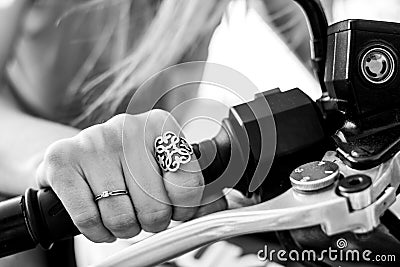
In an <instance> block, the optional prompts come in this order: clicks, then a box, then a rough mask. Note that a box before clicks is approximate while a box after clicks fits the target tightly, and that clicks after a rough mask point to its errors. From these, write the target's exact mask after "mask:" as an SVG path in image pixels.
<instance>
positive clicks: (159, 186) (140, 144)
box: [121, 120, 172, 233]
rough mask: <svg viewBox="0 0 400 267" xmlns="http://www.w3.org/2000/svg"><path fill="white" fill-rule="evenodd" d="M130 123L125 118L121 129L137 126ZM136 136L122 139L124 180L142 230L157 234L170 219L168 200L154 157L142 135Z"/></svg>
mask: <svg viewBox="0 0 400 267" xmlns="http://www.w3.org/2000/svg"><path fill="white" fill-rule="evenodd" d="M131 123H134V121H132V122H130V121H129V120H126V121H125V126H124V131H129V130H130V129H133V128H135V127H136V126H135V125H133V124H131ZM142 132H143V129H142V130H141V133H142ZM136 137H137V138H135V139H134V140H126V141H125V142H124V157H125V159H122V160H121V161H122V166H123V170H124V175H125V181H126V185H127V187H128V190H129V192H130V195H131V198H132V201H133V205H134V208H135V211H136V216H137V219H138V221H139V223H140V225H141V227H142V229H143V230H145V231H147V232H153V233H157V232H160V231H163V230H165V229H166V228H167V227H168V225H169V223H170V221H171V217H172V208H171V205H170V204H171V201H170V199H169V198H168V196H167V193H166V191H165V187H164V183H163V181H162V177H161V175H160V172H159V169H158V166H157V164H156V162H155V160H154V157H153V156H152V155H151V154H149V151H148V150H147V146H146V142H145V138H144V137H143V136H140V134H139V136H136Z"/></svg>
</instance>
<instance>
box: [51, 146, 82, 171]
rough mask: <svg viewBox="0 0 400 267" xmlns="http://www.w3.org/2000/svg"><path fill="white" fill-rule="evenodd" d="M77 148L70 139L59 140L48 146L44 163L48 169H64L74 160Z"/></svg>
mask: <svg viewBox="0 0 400 267" xmlns="http://www.w3.org/2000/svg"><path fill="white" fill-rule="evenodd" d="M78 150H79V148H78V147H77V146H76V144H75V143H74V142H72V141H71V139H63V140H59V141H57V142H55V143H53V144H52V145H50V146H49V147H48V149H47V151H46V154H45V156H44V162H45V163H46V164H47V165H49V166H50V167H56V168H60V167H64V166H65V165H66V164H68V163H71V162H72V161H74V160H75V156H74V155H76V154H77V153H78Z"/></svg>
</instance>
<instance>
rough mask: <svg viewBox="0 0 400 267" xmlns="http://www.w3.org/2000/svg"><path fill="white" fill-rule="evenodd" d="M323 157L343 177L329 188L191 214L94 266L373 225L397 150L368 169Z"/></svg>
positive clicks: (156, 260) (152, 261) (384, 205)
mask: <svg viewBox="0 0 400 267" xmlns="http://www.w3.org/2000/svg"><path fill="white" fill-rule="evenodd" d="M326 161H330V162H334V163H336V164H337V165H338V167H339V171H340V173H341V174H342V176H343V177H344V178H342V179H337V180H336V181H334V183H333V184H331V185H330V186H328V187H327V188H324V189H322V190H317V191H313V192H299V191H298V190H295V189H293V188H292V189H289V190H288V191H286V192H285V193H283V194H281V195H280V196H278V197H276V198H274V199H272V200H270V201H267V202H263V203H260V204H257V205H254V206H250V207H244V208H239V209H235V210H228V211H223V212H219V213H215V214H211V215H207V216H204V217H201V218H198V219H194V220H192V221H190V222H186V223H183V224H181V225H179V226H177V227H174V228H171V229H168V230H166V231H164V232H162V233H158V234H155V235H153V236H151V237H149V238H147V239H145V240H143V241H140V242H138V243H136V244H134V245H132V246H130V247H128V248H126V249H124V250H122V251H120V252H118V253H116V254H114V255H112V256H110V257H109V258H107V259H105V260H103V261H102V262H101V263H98V264H94V265H92V267H105V266H119V267H123V266H154V265H156V264H160V263H162V262H165V261H168V260H170V259H173V258H175V257H177V256H179V255H181V254H184V253H185V252H188V251H191V250H193V249H196V248H199V247H201V246H204V245H207V244H210V243H213V242H216V241H219V240H223V239H227V238H231V237H234V236H239V235H245V234H251V233H259V232H269V231H282V230H293V229H299V228H305V227H310V226H316V225H320V226H321V228H322V230H323V231H324V232H325V233H326V234H327V235H328V236H332V235H335V234H339V233H343V232H348V231H352V232H355V233H367V232H370V231H372V230H373V229H374V228H376V227H377V226H378V225H379V224H380V220H379V218H380V216H381V215H383V213H384V212H385V211H386V210H387V209H388V208H389V207H390V205H391V204H392V203H393V202H394V201H395V199H396V190H397V188H398V186H399V183H400V179H398V176H397V175H395V174H396V173H399V165H400V153H399V154H397V155H396V156H395V157H393V158H392V159H391V160H390V161H388V162H386V163H383V164H381V165H380V166H378V167H375V168H374V169H371V170H368V171H357V170H353V169H351V168H349V167H348V166H347V165H345V164H344V163H343V162H341V160H340V159H339V158H337V157H336V153H335V152H327V153H326V155H325V157H324V159H323V161H321V162H326ZM360 174H363V175H365V174H367V175H370V176H371V185H370V186H368V187H366V188H364V189H363V190H358V191H357V190H356V191H355V192H349V191H347V192H340V190H341V189H340V188H341V186H342V187H343V184H344V183H349V182H350V185H351V181H349V180H348V179H347V178H346V177H350V179H354V177H357V175H360ZM351 177H353V178H351ZM346 179H347V180H346ZM353 182H354V181H353ZM354 185H355V186H356V187H357V184H356V183H354Z"/></svg>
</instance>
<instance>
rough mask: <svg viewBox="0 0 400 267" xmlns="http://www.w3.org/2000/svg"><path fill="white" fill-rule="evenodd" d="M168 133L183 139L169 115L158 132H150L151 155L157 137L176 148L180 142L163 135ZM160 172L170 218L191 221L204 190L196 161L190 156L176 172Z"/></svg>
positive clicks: (177, 126) (153, 151)
mask: <svg viewBox="0 0 400 267" xmlns="http://www.w3.org/2000/svg"><path fill="white" fill-rule="evenodd" d="M168 132H172V133H173V134H175V135H176V136H179V135H180V136H181V137H183V138H184V135H183V133H181V132H180V127H179V125H178V123H177V122H176V121H175V119H174V118H173V117H172V115H170V114H169V115H168V116H167V117H165V118H164V121H162V126H160V125H159V126H158V130H155V131H153V132H152V133H153V136H152V141H151V145H149V148H148V149H149V150H150V151H151V154H152V155H154V154H155V148H154V145H155V144H154V141H155V140H156V139H157V138H158V137H159V136H162V137H163V138H165V140H164V141H166V142H168V143H169V144H172V145H173V146H178V144H174V143H175V142H181V141H179V139H174V138H173V137H171V136H170V135H168V134H167V135H164V134H165V133H168ZM148 143H150V142H148ZM187 145H189V144H187ZM175 156H176V155H173V157H172V158H173V159H174V160H177V159H176V158H175ZM177 156H179V155H177ZM162 172H163V177H164V186H165V189H166V191H167V193H168V197H169V199H170V200H171V203H172V205H173V217H172V218H173V219H174V220H178V221H185V220H189V219H191V218H192V217H193V216H194V214H195V213H196V211H197V209H198V207H199V206H200V203H201V198H202V193H203V190H204V178H203V175H202V173H201V169H200V166H199V164H198V162H197V159H196V158H195V156H194V155H193V154H192V155H191V161H190V162H188V163H185V164H181V165H180V167H179V169H178V170H176V171H164V170H162Z"/></svg>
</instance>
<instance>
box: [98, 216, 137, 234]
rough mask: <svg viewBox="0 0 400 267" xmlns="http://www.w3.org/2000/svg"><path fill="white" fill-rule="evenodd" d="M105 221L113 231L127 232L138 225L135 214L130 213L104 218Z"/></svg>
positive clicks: (106, 225) (105, 224)
mask: <svg viewBox="0 0 400 267" xmlns="http://www.w3.org/2000/svg"><path fill="white" fill-rule="evenodd" d="M103 223H104V226H105V227H107V228H108V229H109V230H110V231H112V232H125V231H127V230H128V229H131V228H132V227H134V226H136V225H137V221H136V218H135V216H133V215H130V214H121V215H117V216H110V217H107V218H106V219H104V220H103Z"/></svg>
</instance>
